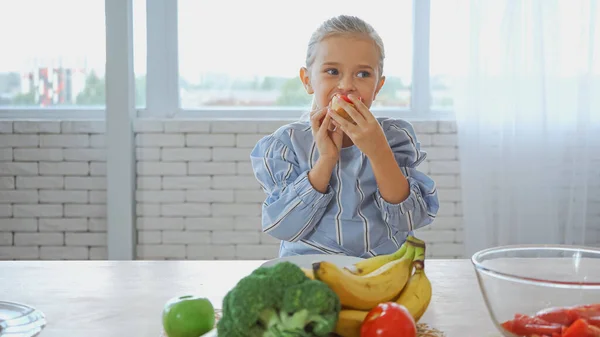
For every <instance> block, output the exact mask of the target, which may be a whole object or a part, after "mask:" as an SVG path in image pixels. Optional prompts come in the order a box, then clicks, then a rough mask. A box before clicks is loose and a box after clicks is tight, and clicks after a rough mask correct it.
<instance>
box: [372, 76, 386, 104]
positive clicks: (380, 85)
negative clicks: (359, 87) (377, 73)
mask: <svg viewBox="0 0 600 337" xmlns="http://www.w3.org/2000/svg"><path fill="white" fill-rule="evenodd" d="M384 83H385V76H381V79H379V83H377V88H375V94H374V95H373V100H375V97H377V94H378V93H379V90H381V88H382V87H383V84H384Z"/></svg>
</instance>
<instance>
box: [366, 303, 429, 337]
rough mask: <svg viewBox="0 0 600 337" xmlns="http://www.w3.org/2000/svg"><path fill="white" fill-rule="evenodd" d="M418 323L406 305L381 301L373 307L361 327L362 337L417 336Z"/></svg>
mask: <svg viewBox="0 0 600 337" xmlns="http://www.w3.org/2000/svg"><path fill="white" fill-rule="evenodd" d="M416 335H417V325H416V323H415V320H414V319H413V317H412V316H411V314H410V312H408V309H406V307H405V306H403V305H401V304H398V303H395V302H386V303H380V304H379V305H377V306H376V307H375V308H373V309H371V311H369V313H368V314H367V316H366V317H365V320H364V321H363V323H362V325H361V328H360V336H361V337H396V336H402V337H416Z"/></svg>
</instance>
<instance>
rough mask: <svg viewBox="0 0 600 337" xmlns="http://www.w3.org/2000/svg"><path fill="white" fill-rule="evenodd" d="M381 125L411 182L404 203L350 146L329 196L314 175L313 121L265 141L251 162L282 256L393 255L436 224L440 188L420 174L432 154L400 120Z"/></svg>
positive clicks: (266, 224)
mask: <svg viewBox="0 0 600 337" xmlns="http://www.w3.org/2000/svg"><path fill="white" fill-rule="evenodd" d="M377 120H378V121H379V123H380V124H381V126H382V128H383V130H384V132H385V135H386V137H387V139H388V143H389V144H390V147H391V149H392V151H393V152H394V156H395V158H396V161H397V162H398V164H399V166H400V168H401V169H402V172H403V173H404V176H405V177H407V179H408V182H409V184H410V195H409V197H408V198H407V199H406V200H404V201H402V202H401V203H398V204H391V203H388V202H386V201H385V200H384V199H383V198H382V196H381V194H380V192H379V189H378V187H377V183H376V181H375V176H374V174H373V170H372V168H371V165H370V163H369V160H368V158H367V157H366V156H365V155H364V154H363V153H362V152H361V151H360V150H359V149H358V148H357V147H356V146H350V147H345V148H342V150H341V154H340V158H339V160H338V163H337V165H336V167H335V168H334V170H333V172H332V175H331V180H330V182H329V187H328V189H327V191H326V192H325V193H320V192H319V191H317V190H315V189H314V188H313V186H312V185H311V183H310V182H309V180H308V171H309V170H310V169H311V168H312V167H313V166H314V165H315V163H316V162H317V159H318V158H319V153H318V150H317V147H316V144H315V142H314V139H313V136H312V131H311V127H310V124H309V122H308V121H298V122H294V123H291V124H287V125H284V126H282V127H281V128H279V129H278V130H277V131H275V132H274V133H272V134H271V135H268V136H265V137H264V138H262V139H261V140H259V141H258V142H257V144H256V146H255V147H254V149H253V150H252V153H251V154H250V158H251V161H252V167H253V170H254V174H255V176H256V179H257V180H258V182H259V183H260V185H261V187H262V189H263V191H264V192H265V193H266V199H265V202H264V203H263V205H262V230H263V231H264V232H265V233H269V234H270V235H271V236H273V237H275V238H277V239H279V240H281V245H280V251H279V256H280V257H283V256H290V255H303V254H342V255H349V256H357V257H363V258H366V257H371V256H376V255H380V254H389V253H392V252H394V251H396V250H397V249H398V247H400V245H401V244H402V243H403V242H404V241H405V240H406V237H407V235H409V233H412V232H413V230H415V229H417V228H420V227H423V226H426V225H428V224H430V223H432V222H433V220H434V219H435V216H436V214H437V211H438V208H439V201H438V195H437V190H436V187H435V182H434V181H433V180H432V179H431V178H430V177H429V176H427V175H426V174H424V173H422V172H420V171H418V170H417V166H418V165H419V164H420V163H421V162H423V160H425V158H426V156H427V154H426V152H423V151H421V149H420V143H419V141H418V140H417V137H416V135H415V131H414V128H413V127H412V125H411V124H410V123H409V122H407V121H403V120H399V119H392V118H384V117H378V118H377Z"/></svg>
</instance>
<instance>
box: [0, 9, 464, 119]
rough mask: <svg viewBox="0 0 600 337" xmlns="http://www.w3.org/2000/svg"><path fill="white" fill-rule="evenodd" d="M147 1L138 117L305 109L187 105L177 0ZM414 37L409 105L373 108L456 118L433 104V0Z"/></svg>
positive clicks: (60, 114) (239, 115)
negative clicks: (183, 92)
mask: <svg viewBox="0 0 600 337" xmlns="http://www.w3.org/2000/svg"><path fill="white" fill-rule="evenodd" d="M145 1H146V29H147V34H146V36H147V41H146V48H147V56H146V60H147V69H146V104H145V106H144V107H137V108H136V114H135V116H136V117H138V118H146V117H149V118H202V119H223V118H227V119H231V118H234V119H265V118H266V119H289V118H292V119H293V118H298V117H299V116H301V115H302V113H304V112H305V110H303V109H301V108H288V107H272V108H271V107H265V108H260V107H259V108H256V107H235V108H232V107H222V108H221V107H206V108H202V107H199V108H194V109H183V108H182V107H181V106H180V101H179V64H178V52H179V49H178V22H177V19H178V13H177V8H178V1H177V0H145ZM113 6H114V5H113ZM124 8H125V6H124ZM131 15H133V14H131ZM130 19H132V18H130ZM112 24H113V23H112V22H111V21H107V22H106V25H107V29H106V32H107V36H106V38H107V41H109V40H114V39H115V37H114V36H108V34H118V33H119V32H118V31H117V30H115V29H111V27H109V25H112ZM413 36H414V38H413V64H412V75H413V76H412V86H411V106H410V107H409V108H373V112H374V113H375V114H376V115H379V114H385V115H387V116H392V117H400V118H405V119H410V120H415V119H416V120H447V119H452V118H453V115H454V113H453V111H452V110H437V109H432V108H431V104H430V102H431V88H430V76H429V75H430V74H429V63H430V55H429V39H430V0H413ZM130 43H132V41H130ZM109 72H110V69H107V71H106V73H109ZM114 80H115V79H113V81H114ZM106 85H107V87H108V86H113V85H116V84H115V83H112V82H111V79H110V78H109V79H106ZM105 117H106V108H104V107H81V106H78V107H74V108H65V107H56V108H53V107H50V108H29V107H27V108H24V107H18V106H15V107H0V118H12V119H22V118H36V119H60V118H65V119H73V118H77V119H104V118H105Z"/></svg>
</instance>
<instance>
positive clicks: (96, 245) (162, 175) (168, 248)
mask: <svg viewBox="0 0 600 337" xmlns="http://www.w3.org/2000/svg"><path fill="white" fill-rule="evenodd" d="M283 123H284V122H283V121H263V122H251V121H250V122H249V121H213V122H209V121H201V120H186V121H179V120H178V121H173V120H164V121H163V120H138V121H136V123H135V131H136V137H135V142H136V158H137V191H136V202H137V209H136V213H137V229H138V249H137V256H138V258H139V259H264V258H273V257H275V256H276V255H277V252H278V247H279V246H278V242H277V241H276V240H274V239H273V238H271V237H270V236H268V235H266V234H264V233H261V230H260V205H261V203H262V202H263V200H264V195H263V193H262V191H261V190H260V189H259V186H258V183H257V182H256V180H255V179H254V177H253V174H252V169H251V166H250V163H249V154H250V151H251V149H252V147H253V146H254V144H255V143H256V141H257V140H258V139H260V137H262V136H264V135H266V134H268V133H270V132H273V131H274V130H276V129H277V128H278V127H279V126H281V125H282V124H283ZM413 125H414V126H415V129H416V132H417V133H418V136H419V139H420V141H421V143H422V145H423V148H424V149H425V150H426V151H427V152H428V153H429V158H428V160H427V161H426V162H425V163H423V165H422V166H421V169H422V170H424V171H425V172H427V173H429V174H430V175H431V176H432V177H433V178H434V179H435V180H436V182H437V186H438V189H439V194H440V201H441V210H440V214H439V216H438V218H437V220H436V222H435V225H434V226H432V227H429V228H426V229H424V230H422V231H420V234H419V235H420V236H421V237H422V238H424V239H426V240H427V241H428V242H429V247H430V248H429V249H428V255H429V256H435V257H440V258H454V257H459V256H460V255H461V254H462V242H463V235H462V229H461V213H462V212H461V204H460V190H459V184H460V177H459V175H458V172H459V163H458V151H457V148H456V128H455V126H454V124H453V123H450V122H414V123H413ZM104 131H105V130H104V122H102V121H60V122H59V121H0V259H105V258H106V256H107V254H106V220H105V213H106V207H105V204H106V191H105V190H106V178H105V175H106V164H105V149H104V144H105V143H104Z"/></svg>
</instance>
